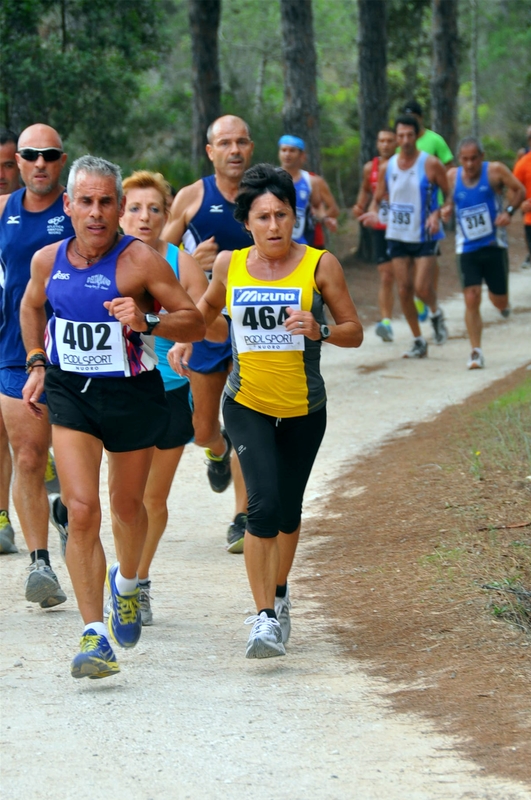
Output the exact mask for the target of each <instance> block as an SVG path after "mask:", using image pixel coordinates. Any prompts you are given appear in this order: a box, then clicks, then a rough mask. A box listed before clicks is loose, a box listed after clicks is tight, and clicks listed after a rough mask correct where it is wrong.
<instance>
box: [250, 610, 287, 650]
mask: <svg viewBox="0 0 531 800" xmlns="http://www.w3.org/2000/svg"><path fill="white" fill-rule="evenodd" d="M245 624H246V625H252V626H253V627H252V628H251V633H250V635H249V641H248V642H247V649H246V651H245V658H272V657H273V656H285V655H286V648H285V647H284V645H283V643H282V630H281V628H280V625H279V622H278V620H276V619H272V618H271V617H268V616H267V614H266V612H265V611H262V613H261V614H255V615H254V616H252V617H247V619H246V620H245Z"/></svg>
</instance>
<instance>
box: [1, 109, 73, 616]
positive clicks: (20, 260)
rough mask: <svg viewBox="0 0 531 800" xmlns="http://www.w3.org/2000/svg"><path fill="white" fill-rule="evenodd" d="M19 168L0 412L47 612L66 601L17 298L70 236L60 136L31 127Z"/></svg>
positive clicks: (34, 582)
mask: <svg viewBox="0 0 531 800" xmlns="http://www.w3.org/2000/svg"><path fill="white" fill-rule="evenodd" d="M16 159H17V164H18V167H19V170H20V174H21V177H22V180H23V181H24V184H25V188H23V189H18V190H17V191H15V192H13V193H12V194H10V195H7V196H3V197H0V251H1V262H2V270H3V276H4V291H3V296H2V314H1V320H0V405H1V408H2V415H3V418H4V421H5V425H6V429H7V433H8V436H9V441H10V443H11V446H12V448H13V455H14V462H15V479H14V483H13V500H14V503H15V508H16V509H17V513H18V516H19V520H20V525H21V528H22V532H23V534H24V538H25V540H26V545H27V547H28V550H29V551H30V554H31V565H30V573H29V576H28V578H27V581H26V586H25V593H26V599H27V600H29V601H30V602H33V603H39V605H40V606H41V607H42V608H49V607H51V606H54V605H58V604H59V603H64V601H65V600H66V596H65V594H64V592H63V590H62V589H61V587H60V586H59V582H58V580H57V577H56V575H55V573H54V572H53V570H52V569H51V566H50V558H49V554H48V500H47V497H46V490H45V487H44V476H45V470H46V462H47V458H48V446H49V441H50V425H49V422H48V415H47V412H46V407H45V406H44V405H42V404H43V403H44V399H45V398H44V396H43V397H42V398H40V403H41V406H40V409H41V412H42V413H41V415H40V417H38V418H34V419H28V415H27V413H26V411H25V409H24V406H23V402H22V388H23V386H24V383H25V381H26V377H27V376H26V373H25V363H26V350H25V347H24V344H23V342H22V336H21V331H20V321H19V311H20V303H21V300H22V295H23V294H24V290H25V289H26V285H27V283H28V281H29V278H30V263H31V259H32V257H33V255H34V253H35V252H36V251H37V250H39V249H40V248H41V247H44V246H45V245H47V244H50V243H53V242H57V241H59V240H60V239H63V238H64V237H65V236H68V235H70V234H71V232H72V230H73V229H72V226H71V223H70V220H69V218H68V217H67V216H66V215H65V213H64V210H63V191H64V187H63V186H61V185H60V182H59V181H60V176H61V170H62V168H63V166H64V164H65V162H66V154H65V153H63V145H62V142H61V138H60V136H59V134H58V133H57V131H55V130H54V129H53V128H50V127H49V126H48V125H41V124H37V125H31V126H30V127H29V128H26V130H24V131H23V132H22V133H21V135H20V138H19V140H18V152H17V154H16Z"/></svg>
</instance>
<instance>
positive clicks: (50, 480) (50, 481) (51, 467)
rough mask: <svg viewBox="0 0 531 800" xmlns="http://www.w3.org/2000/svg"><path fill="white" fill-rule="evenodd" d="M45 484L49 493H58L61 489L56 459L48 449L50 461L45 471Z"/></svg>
mask: <svg viewBox="0 0 531 800" xmlns="http://www.w3.org/2000/svg"><path fill="white" fill-rule="evenodd" d="M44 486H45V488H46V491H47V492H48V494H58V493H59V492H60V491H61V486H60V485H59V478H58V476H57V469H56V466H55V461H54V458H53V455H52V453H51V451H50V450H48V461H47V462H46V472H45V473H44Z"/></svg>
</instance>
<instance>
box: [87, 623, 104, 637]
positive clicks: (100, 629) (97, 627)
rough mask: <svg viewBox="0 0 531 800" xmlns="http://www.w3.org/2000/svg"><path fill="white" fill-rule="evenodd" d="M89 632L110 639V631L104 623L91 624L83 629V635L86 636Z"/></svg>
mask: <svg viewBox="0 0 531 800" xmlns="http://www.w3.org/2000/svg"><path fill="white" fill-rule="evenodd" d="M88 630H93V631H95V632H96V633H97V634H98V636H105V638H106V639H108V638H109V629H108V628H107V625H105V623H104V622H89V623H88V624H87V625H85V627H84V628H83V633H84V634H85V633H86V632H87V631H88Z"/></svg>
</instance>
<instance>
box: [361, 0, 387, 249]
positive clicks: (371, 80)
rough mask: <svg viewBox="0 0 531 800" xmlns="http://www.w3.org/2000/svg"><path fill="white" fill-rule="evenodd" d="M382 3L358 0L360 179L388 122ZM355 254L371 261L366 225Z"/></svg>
mask: <svg viewBox="0 0 531 800" xmlns="http://www.w3.org/2000/svg"><path fill="white" fill-rule="evenodd" d="M385 6H386V3H385V0H358V15H359V31H358V75H359V95H358V107H359V117H360V140H361V141H360V180H361V176H362V174H363V165H364V164H365V163H366V162H367V161H369V160H370V159H371V158H374V156H375V155H376V139H377V137H378V132H379V131H380V130H381V129H382V128H383V127H386V126H387V125H388V124H389V120H388V113H389V103H388V96H387V25H386V8H385ZM358 256H359V257H360V258H362V259H363V260H365V261H370V260H372V237H371V235H370V232H369V231H368V230H367V228H361V229H360V243H359V246H358Z"/></svg>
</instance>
